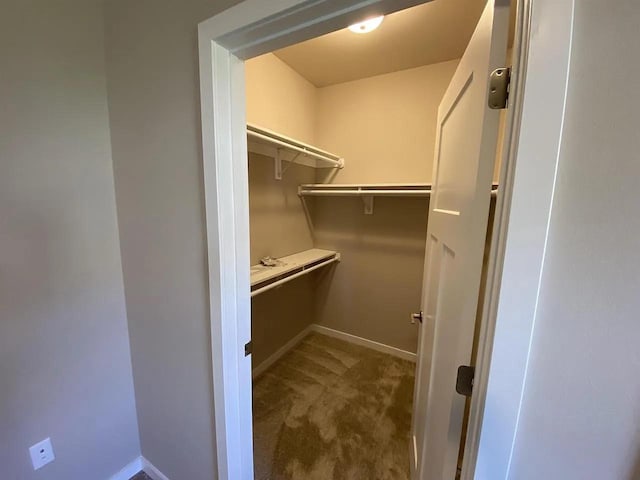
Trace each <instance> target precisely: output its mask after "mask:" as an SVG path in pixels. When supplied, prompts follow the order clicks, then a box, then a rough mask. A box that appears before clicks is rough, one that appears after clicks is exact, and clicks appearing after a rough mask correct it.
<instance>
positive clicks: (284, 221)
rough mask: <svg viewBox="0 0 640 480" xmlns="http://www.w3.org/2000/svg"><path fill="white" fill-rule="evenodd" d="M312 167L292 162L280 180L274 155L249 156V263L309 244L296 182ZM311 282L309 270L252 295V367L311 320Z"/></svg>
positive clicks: (308, 177)
mask: <svg viewBox="0 0 640 480" xmlns="http://www.w3.org/2000/svg"><path fill="white" fill-rule="evenodd" d="M314 176H315V171H314V169H313V168H311V167H306V166H301V165H292V166H290V168H289V169H288V170H287V171H286V172H285V174H284V175H283V179H282V180H275V179H274V177H273V160H272V159H270V158H268V157H263V156H261V155H251V156H250V159H249V215H250V227H251V264H252V265H255V264H257V263H258V262H259V261H260V258H262V257H264V256H267V255H270V256H274V257H282V256H285V255H290V254H292V253H295V252H301V251H303V250H308V249H310V248H313V238H312V235H311V229H310V226H309V217H308V216H307V215H306V213H305V209H304V206H303V203H302V202H301V201H300V198H298V194H297V189H298V185H300V184H301V183H309V182H313V179H314ZM313 290H314V285H313V283H312V282H311V278H310V277H309V276H306V277H301V278H299V279H297V280H294V281H293V282H290V283H287V284H286V285H284V286H282V287H279V288H276V289H273V290H270V291H268V292H264V293H262V294H260V295H258V296H256V297H254V298H253V299H252V301H251V339H252V344H253V354H252V355H251V361H252V364H253V366H254V367H256V366H258V365H260V363H261V362H262V361H263V360H265V359H266V358H268V357H269V356H270V355H271V354H273V353H275V351H276V350H278V349H279V348H280V347H282V346H283V345H284V344H285V343H287V342H288V341H289V340H290V339H292V338H293V337H295V336H296V335H297V334H298V333H300V332H301V331H302V330H304V329H305V328H306V327H307V326H308V325H310V324H311V323H314V319H315V317H314V293H313Z"/></svg>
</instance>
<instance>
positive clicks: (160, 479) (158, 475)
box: [140, 457, 169, 480]
mask: <svg viewBox="0 0 640 480" xmlns="http://www.w3.org/2000/svg"><path fill="white" fill-rule="evenodd" d="M140 461H141V463H142V470H144V473H146V474H147V475H149V476H150V477H151V478H152V479H153V480H169V477H167V476H166V475H165V474H164V473H162V472H161V471H160V470H158V469H157V468H156V466H155V465H154V464H153V463H151V462H150V461H149V460H147V459H146V458H144V457H140Z"/></svg>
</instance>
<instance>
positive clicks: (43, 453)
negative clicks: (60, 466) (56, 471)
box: [29, 438, 56, 470]
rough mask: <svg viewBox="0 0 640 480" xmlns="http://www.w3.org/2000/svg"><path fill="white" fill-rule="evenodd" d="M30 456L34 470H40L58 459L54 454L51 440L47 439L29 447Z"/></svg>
mask: <svg viewBox="0 0 640 480" xmlns="http://www.w3.org/2000/svg"><path fill="white" fill-rule="evenodd" d="M29 454H30V455H31V463H32V464H33V469H34V470H38V469H39V468H42V467H44V466H45V465H46V464H47V463H50V462H53V461H54V460H55V459H56V456H55V455H54V454H53V446H52V445H51V439H50V438H45V439H44V440H42V441H41V442H38V443H36V444H35V445H32V446H31V447H29Z"/></svg>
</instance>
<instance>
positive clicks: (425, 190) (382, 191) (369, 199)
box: [298, 183, 498, 215]
mask: <svg viewBox="0 0 640 480" xmlns="http://www.w3.org/2000/svg"><path fill="white" fill-rule="evenodd" d="M497 192H498V186H497V185H495V184H494V185H493V187H492V190H491V196H495V195H496V193H497ZM298 195H299V196H301V197H361V198H362V201H363V202H364V213H365V214H366V215H372V214H373V198H374V197H429V196H431V184H429V183H359V184H358V183H352V184H346V183H342V184H340V183H315V184H306V185H300V186H299V187H298Z"/></svg>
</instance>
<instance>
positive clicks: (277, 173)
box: [273, 148, 282, 180]
mask: <svg viewBox="0 0 640 480" xmlns="http://www.w3.org/2000/svg"><path fill="white" fill-rule="evenodd" d="M273 170H274V174H273V176H274V178H275V179H276V180H282V156H281V153H280V149H279V148H276V154H275V156H274V157H273Z"/></svg>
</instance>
